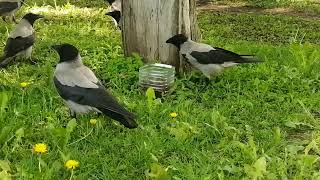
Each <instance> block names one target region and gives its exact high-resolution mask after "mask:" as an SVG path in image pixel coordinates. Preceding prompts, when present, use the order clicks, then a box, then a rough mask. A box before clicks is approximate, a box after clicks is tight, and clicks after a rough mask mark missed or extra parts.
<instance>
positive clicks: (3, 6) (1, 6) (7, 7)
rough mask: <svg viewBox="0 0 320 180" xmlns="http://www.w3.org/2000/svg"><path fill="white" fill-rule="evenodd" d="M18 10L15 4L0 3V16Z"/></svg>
mask: <svg viewBox="0 0 320 180" xmlns="http://www.w3.org/2000/svg"><path fill="white" fill-rule="evenodd" d="M16 8H18V3H17V2H0V15H3V14H5V13H8V12H11V11H13V10H15V9H16Z"/></svg>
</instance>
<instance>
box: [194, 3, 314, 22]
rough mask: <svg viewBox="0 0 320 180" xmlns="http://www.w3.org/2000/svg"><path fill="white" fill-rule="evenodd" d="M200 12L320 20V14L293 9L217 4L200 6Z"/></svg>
mask: <svg viewBox="0 0 320 180" xmlns="http://www.w3.org/2000/svg"><path fill="white" fill-rule="evenodd" d="M198 10H200V11H216V12H237V13H255V14H284V15H288V16H298V17H304V18H312V19H320V14H316V13H307V12H297V11H296V10H294V9H292V8H272V9H264V8H256V7H250V6H245V5H240V4H239V5H216V4H211V3H207V4H199V6H198Z"/></svg>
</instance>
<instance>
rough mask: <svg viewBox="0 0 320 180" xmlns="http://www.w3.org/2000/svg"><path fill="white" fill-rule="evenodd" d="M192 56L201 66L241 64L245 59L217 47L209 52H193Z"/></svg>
mask: <svg viewBox="0 0 320 180" xmlns="http://www.w3.org/2000/svg"><path fill="white" fill-rule="evenodd" d="M190 55H191V56H192V57H194V58H195V59H197V61H198V62H199V63H200V64H223V63H225V62H235V63H241V62H242V61H243V58H242V57H241V56H240V55H239V54H236V53H234V52H231V51H228V50H225V49H222V48H217V47H215V50H211V51H208V52H197V51H193V52H191V54H190Z"/></svg>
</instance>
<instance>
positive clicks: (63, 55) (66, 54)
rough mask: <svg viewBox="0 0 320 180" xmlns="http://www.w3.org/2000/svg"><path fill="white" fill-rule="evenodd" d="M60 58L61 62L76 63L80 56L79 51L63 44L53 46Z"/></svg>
mask: <svg viewBox="0 0 320 180" xmlns="http://www.w3.org/2000/svg"><path fill="white" fill-rule="evenodd" d="M52 48H53V49H54V50H56V51H57V52H58V54H59V56H60V62H68V61H74V60H76V59H77V57H78V55H79V50H78V49H77V48H76V47H74V46H73V45H71V44H61V45H54V46H52Z"/></svg>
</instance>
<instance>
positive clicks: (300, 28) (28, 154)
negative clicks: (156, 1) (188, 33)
mask: <svg viewBox="0 0 320 180" xmlns="http://www.w3.org/2000/svg"><path fill="white" fill-rule="evenodd" d="M41 2H42V1H38V3H37V5H38V6H40V5H42V3H41ZM59 4H60V5H61V4H63V2H62V3H61V2H59ZM78 4H79V5H78ZM87 4H88V3H85V2H77V5H78V6H79V7H82V8H76V7H74V6H71V5H66V6H63V8H62V9H60V8H57V9H54V8H49V7H46V8H45V7H41V8H39V7H33V8H32V10H34V11H36V12H40V13H41V14H44V15H45V16H46V20H44V21H43V20H42V21H41V20H40V21H39V22H37V23H36V24H35V27H36V31H37V43H36V45H35V49H34V54H33V58H34V59H36V61H37V62H38V64H37V65H30V64H28V63H24V62H20V63H19V64H16V65H13V66H10V67H9V68H7V69H1V70H0V79H1V84H0V90H1V91H2V93H0V124H1V125H0V160H3V161H0V179H1V178H3V176H5V172H7V173H9V174H10V175H12V176H13V177H12V179H67V178H69V177H70V174H71V172H70V171H68V170H66V169H65V168H64V167H63V166H64V162H65V161H66V160H67V159H76V160H78V161H79V162H80V167H79V168H78V169H77V170H75V171H74V177H75V179H257V178H258V179H317V178H319V177H320V174H319V171H318V169H319V155H320V151H319V143H320V134H319V128H320V123H319V119H320V92H319V87H320V76H319V70H320V51H319V47H320V44H319V31H318V29H319V26H320V25H319V24H320V23H319V22H317V21H315V20H308V19H302V18H293V17H286V16H267V15H254V14H251V15H247V14H238V15H237V14H227V13H222V14H209V13H201V14H200V15H199V23H200V27H201V30H202V36H203V41H204V42H206V43H210V44H212V45H216V46H220V47H224V48H226V49H229V50H233V51H236V52H239V53H245V54H249V53H252V54H257V56H258V57H259V58H261V59H262V60H265V61H266V62H265V63H263V64H260V65H244V66H241V67H236V68H232V69H230V70H227V71H226V72H225V73H224V74H222V75H221V76H219V77H217V78H216V79H215V80H213V82H212V83H211V84H210V85H206V84H205V81H204V80H205V77H204V76H202V75H200V74H198V73H186V74H185V75H181V76H179V78H177V79H176V86H175V91H174V92H173V93H172V94H170V95H168V96H166V97H164V98H162V99H156V100H153V99H152V98H151V99H150V97H149V101H148V98H147V97H146V96H145V94H144V93H143V92H141V90H140V89H139V88H138V84H137V82H138V69H139V67H140V66H141V65H142V63H141V59H140V58H139V57H130V58H124V57H123V54H122V49H121V40H120V33H119V31H117V30H116V29H115V28H114V27H113V24H112V21H111V20H110V19H109V18H106V17H105V16H104V10H103V9H99V8H92V9H90V8H84V7H85V6H86V5H87ZM97 5H99V6H97V7H100V8H102V7H104V5H103V4H99V3H97ZM91 7H93V6H91ZM24 11H28V8H27V7H25V9H24ZM21 14H22V13H21ZM248 24H250V26H248ZM6 29H9V30H11V29H12V25H11V24H5V23H1V24H0V33H1V34H2V35H1V36H0V42H5V40H6V32H7V30H6ZM62 42H68V43H72V44H74V45H76V46H77V47H79V48H80V49H81V54H82V56H83V60H84V63H85V64H86V65H88V66H89V67H91V68H92V69H93V70H94V71H95V72H96V74H97V76H98V77H99V78H100V79H102V81H103V83H104V84H105V85H106V86H107V87H108V88H109V90H110V91H111V92H112V94H114V95H115V96H116V97H117V98H118V99H119V101H120V102H121V103H122V104H124V105H126V106H127V107H128V108H129V109H130V110H131V111H133V112H135V113H136V114H137V116H138V117H139V118H138V122H139V124H140V128H138V129H134V130H128V129H124V128H123V127H122V126H121V125H119V124H117V123H115V122H114V121H111V120H110V119H108V118H103V117H97V115H95V114H89V115H86V116H82V117H80V118H79V119H77V121H76V122H75V121H74V120H71V119H70V117H69V115H68V110H67V109H66V107H65V106H64V105H63V102H62V100H61V99H60V97H59V96H58V94H57V92H56V90H55V89H54V86H53V82H52V73H53V71H54V66H55V64H56V63H57V58H58V56H57V54H56V53H55V52H53V51H51V50H50V48H49V47H50V46H51V45H53V44H56V43H62ZM3 47H4V45H3V44H1V46H0V49H3ZM20 82H29V83H30V85H29V86H28V87H27V88H25V89H23V88H21V87H20V86H19V84H20ZM150 100H151V101H150ZM6 102H7V103H6ZM171 112H177V113H178V117H177V118H176V119H172V118H171V117H170V116H169V114H170V113H171ZM91 118H97V119H98V124H97V126H92V125H90V124H89V120H90V119H91ZM84 137H85V138H84ZM40 142H43V143H46V144H47V145H48V146H49V149H48V153H46V154H43V155H42V156H41V167H42V171H41V172H39V169H38V156H37V155H36V154H35V153H33V152H32V147H33V145H34V144H36V143H40ZM6 165H9V167H10V170H9V168H8V167H6ZM1 171H2V172H1Z"/></svg>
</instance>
